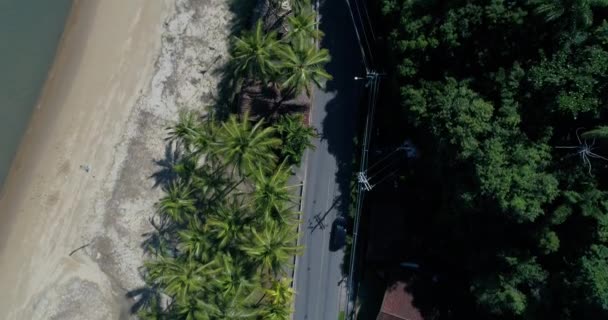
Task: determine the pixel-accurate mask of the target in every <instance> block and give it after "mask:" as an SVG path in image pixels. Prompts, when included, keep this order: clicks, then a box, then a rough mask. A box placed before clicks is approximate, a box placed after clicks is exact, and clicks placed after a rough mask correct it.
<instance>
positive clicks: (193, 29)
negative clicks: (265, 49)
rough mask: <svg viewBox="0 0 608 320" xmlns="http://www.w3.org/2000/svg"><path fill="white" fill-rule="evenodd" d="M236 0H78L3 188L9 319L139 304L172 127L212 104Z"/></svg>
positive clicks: (2, 268) (1, 312)
mask: <svg viewBox="0 0 608 320" xmlns="http://www.w3.org/2000/svg"><path fill="white" fill-rule="evenodd" d="M229 2H231V0H155V1H151V0H130V1H124V0H80V1H76V2H75V5H74V8H73V9H72V13H71V14H70V18H69V21H68V22H67V25H66V30H65V32H64V35H63V39H62V43H61V44H60V47H59V49H58V52H57V56H56V58H55V63H54V65H53V67H52V69H51V72H50V74H49V77H48V80H47V83H46V84H45V88H44V90H43V93H42V96H41V98H40V100H39V103H38V104H37V106H36V108H35V111H34V113H33V115H32V119H31V120H30V124H29V126H28V129H27V131H26V134H25V136H24V138H23V140H22V144H21V146H20V148H19V150H18V152H17V155H16V158H15V160H14V162H13V165H12V168H11V171H10V173H9V175H8V177H7V180H6V183H5V186H4V189H3V190H2V194H1V196H0V219H1V220H0V228H1V229H0V319H125V318H129V317H131V313H130V310H129V308H130V306H131V305H132V304H133V302H135V301H136V300H137V299H139V298H140V297H139V296H137V295H135V296H133V297H131V296H130V295H129V297H127V294H128V293H129V292H133V291H134V290H136V289H137V288H139V287H141V286H142V285H143V282H142V280H141V277H140V274H139V270H138V268H139V267H140V266H141V265H142V261H143V258H144V255H143V250H142V248H141V243H142V241H143V240H144V234H145V233H146V232H149V231H151V230H152V226H151V224H150V222H149V218H150V217H151V216H152V214H153V212H154V203H155V202H156V201H157V200H158V199H159V198H160V196H161V195H162V188H161V187H160V186H159V185H158V183H157V182H158V181H156V179H155V177H156V176H155V173H156V172H158V171H159V170H162V162H163V160H165V158H166V156H167V155H168V153H167V150H166V141H165V140H164V138H165V137H166V131H165V130H164V129H165V128H166V126H167V125H169V124H170V123H171V122H172V121H174V120H175V119H176V118H177V113H178V110H179V109H181V108H197V109H201V110H204V107H203V106H206V105H211V104H213V103H214V99H215V97H216V96H217V87H218V83H219V79H220V77H221V74H220V72H219V71H220V70H221V68H222V67H223V66H224V64H225V63H226V61H227V59H228V55H227V53H226V52H227V46H228V44H227V41H228V39H229V35H230V32H231V28H232V27H233V23H234V13H232V12H231V11H230V7H229ZM169 153H170V152H169ZM80 247H82V248H81V249H79V250H77V251H75V252H73V251H74V250H76V249H78V248H80ZM70 253H72V254H71V255H70Z"/></svg>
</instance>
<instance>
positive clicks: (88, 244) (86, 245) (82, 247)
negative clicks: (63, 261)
mask: <svg viewBox="0 0 608 320" xmlns="http://www.w3.org/2000/svg"><path fill="white" fill-rule="evenodd" d="M91 243H93V241H90V242H89V243H87V244H84V245H82V246H80V247H78V248H76V249H74V250H72V252H70V254H69V255H68V256H70V257H71V256H72V255H73V254H74V253H76V252H77V251H78V250H81V249H84V248H86V247H88V246H90V245H91Z"/></svg>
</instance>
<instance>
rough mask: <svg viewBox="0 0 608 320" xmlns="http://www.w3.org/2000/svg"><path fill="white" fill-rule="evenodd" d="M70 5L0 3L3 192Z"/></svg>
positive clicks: (64, 0) (65, 1)
mask: <svg viewBox="0 0 608 320" xmlns="http://www.w3.org/2000/svg"><path fill="white" fill-rule="evenodd" d="M71 4H72V0H0V189H1V186H2V183H3V181H4V178H5V177H6V174H7V173H8V170H9V167H10V165H11V161H12V159H13V156H14V155H15V152H16V150H17V147H18V145H19V141H20V140H21V137H22V136H23V133H24V132H25V129H26V126H27V123H28V121H29V118H30V114H31V113H32V109H33V107H34V105H35V103H36V101H37V99H38V96H39V94H40V91H41V89H42V86H43V84H44V80H45V79H46V76H47V73H48V71H49V69H50V67H51V65H52V62H53V58H54V56H55V51H56V49H57V45H58V44H59V40H60V38H61V33H62V32H63V27H64V24H65V20H66V19H67V16H68V13H69V11H70V7H71Z"/></svg>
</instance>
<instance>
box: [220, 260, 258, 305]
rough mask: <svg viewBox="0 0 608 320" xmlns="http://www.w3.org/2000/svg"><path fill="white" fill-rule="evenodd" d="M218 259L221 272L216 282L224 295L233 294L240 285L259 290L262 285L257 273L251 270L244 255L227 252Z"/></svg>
mask: <svg viewBox="0 0 608 320" xmlns="http://www.w3.org/2000/svg"><path fill="white" fill-rule="evenodd" d="M217 261H218V266H219V268H220V269H221V272H220V273H219V274H218V275H217V276H216V277H215V279H214V283H215V286H216V288H217V290H218V291H219V292H220V293H221V294H222V295H230V294H233V293H234V292H236V290H238V289H239V287H240V286H243V287H244V288H246V289H248V290H257V289H259V288H260V287H261V284H260V282H259V279H258V277H257V275H256V274H255V273H252V272H251V268H250V266H248V265H247V261H245V260H244V259H243V256H241V257H239V256H238V255H237V256H235V257H232V256H231V255H230V254H228V253H225V254H222V255H221V256H220V257H219V258H218V259H217Z"/></svg>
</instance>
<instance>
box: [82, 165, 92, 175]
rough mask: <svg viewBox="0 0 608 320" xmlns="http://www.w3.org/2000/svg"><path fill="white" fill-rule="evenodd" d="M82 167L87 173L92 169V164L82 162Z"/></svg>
mask: <svg viewBox="0 0 608 320" xmlns="http://www.w3.org/2000/svg"><path fill="white" fill-rule="evenodd" d="M80 169H82V170H84V171H85V172H86V173H89V171H91V166H89V165H88V164H81V165H80Z"/></svg>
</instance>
